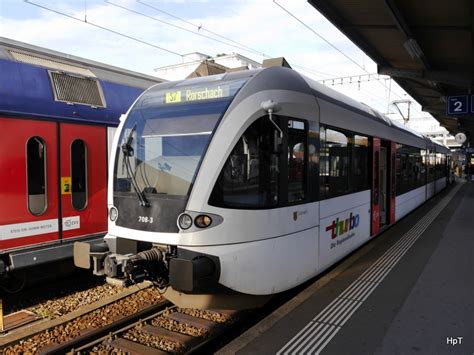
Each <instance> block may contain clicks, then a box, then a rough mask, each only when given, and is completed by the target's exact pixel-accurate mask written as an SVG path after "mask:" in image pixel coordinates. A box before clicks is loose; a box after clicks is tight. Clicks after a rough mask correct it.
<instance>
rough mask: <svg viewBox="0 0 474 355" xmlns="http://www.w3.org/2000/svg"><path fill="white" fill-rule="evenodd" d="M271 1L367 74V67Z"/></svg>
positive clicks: (274, 0) (276, 3) (274, 1)
mask: <svg viewBox="0 0 474 355" xmlns="http://www.w3.org/2000/svg"><path fill="white" fill-rule="evenodd" d="M273 3H274V4H275V5H277V6H278V7H280V8H281V9H282V10H283V11H285V12H286V13H287V14H288V15H290V16H291V17H293V18H294V19H295V20H296V21H298V22H299V23H300V24H302V25H303V26H304V27H306V28H307V29H308V30H310V31H311V32H313V33H314V34H315V35H316V36H318V37H319V38H320V39H322V40H323V41H324V42H326V43H327V44H328V45H329V46H330V47H331V48H333V49H335V50H336V51H338V52H339V53H340V54H342V55H343V56H344V57H345V58H347V59H348V60H349V61H350V62H352V63H354V64H355V65H357V66H358V67H359V68H361V69H362V70H363V71H365V72H366V73H368V74H369V72H368V71H367V69H365V68H364V67H363V66H361V65H360V64H359V63H357V62H356V61H355V60H354V59H352V58H351V57H349V56H348V55H347V54H346V53H344V52H343V51H342V50H340V49H339V48H337V47H336V46H335V45H334V44H332V43H331V42H330V41H328V40H327V39H326V38H324V37H323V36H322V35H320V34H319V33H318V32H316V31H315V30H314V29H313V28H311V27H310V26H309V25H307V24H306V23H305V22H303V21H302V20H300V19H299V18H298V17H296V16H295V15H294V14H293V13H291V12H290V11H289V10H288V9H286V8H285V7H284V6H282V5H281V4H279V3H278V2H277V1H276V0H273Z"/></svg>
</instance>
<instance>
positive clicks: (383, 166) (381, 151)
mask: <svg viewBox="0 0 474 355" xmlns="http://www.w3.org/2000/svg"><path fill="white" fill-rule="evenodd" d="M394 169H395V147H394V144H393V143H391V142H388V141H381V140H380V139H379V138H373V139H372V177H373V178H372V216H371V218H372V222H371V226H372V233H371V234H372V235H375V234H378V233H379V232H380V228H382V227H383V226H385V225H388V224H390V223H393V222H394V221H395V178H394V176H395V174H394Z"/></svg>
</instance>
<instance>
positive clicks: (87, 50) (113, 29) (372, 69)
mask: <svg viewBox="0 0 474 355" xmlns="http://www.w3.org/2000/svg"><path fill="white" fill-rule="evenodd" d="M39 6H41V7H44V8H48V9H49V10H48V9H44V8H40V7H39ZM58 12H60V13H62V14H60V13H58ZM68 16H69V17H68ZM0 36H1V37H7V38H10V39H14V40H18V41H22V42H26V43H29V44H34V45H37V46H40V47H45V48H49V49H53V50H56V51H60V52H63V53H67V54H72V55H75V56H79V57H83V58H87V59H91V60H95V61H98V62H102V63H106V64H110V65H114V66H118V67H122V68H126V69H129V70H134V71H137V72H141V73H145V74H150V75H153V73H154V72H153V69H155V68H158V67H163V66H168V65H173V64H178V63H182V62H183V58H182V55H184V54H188V53H192V52H200V53H204V54H207V55H210V56H214V55H216V54H220V53H232V52H235V53H239V54H242V55H244V56H246V57H248V58H250V59H253V60H255V61H257V62H262V60H263V59H266V58H269V57H285V58H286V60H287V61H288V62H289V63H290V65H291V66H292V67H293V68H294V69H296V70H298V71H299V72H301V73H302V74H304V75H307V76H309V77H311V78H312V79H315V80H322V79H328V78H337V77H342V76H352V75H361V74H367V73H376V71H377V67H376V64H375V63H374V62H373V61H372V60H370V58H369V57H367V56H366V55H365V54H364V53H363V52H362V51H361V50H360V49H358V48H357V47H356V46H355V45H354V44H353V43H351V42H350V41H349V40H348V39H347V38H346V37H345V36H344V35H343V34H342V33H341V32H339V31H338V30H337V29H336V28H335V27H334V26H333V25H332V24H331V23H330V22H329V21H328V20H326V19H325V18H324V17H323V16H322V15H321V14H320V13H319V12H318V11H317V10H316V9H315V8H313V7H312V6H311V5H310V4H308V3H307V2H306V1H304V0H275V1H273V0H228V1H224V0H221V1H217V0H105V1H103V0H62V1H60V0H28V1H24V0H0ZM126 36H129V37H133V39H132V38H128V37H126ZM328 42H329V43H330V44H329V43H328ZM336 48H337V49H336ZM333 88H334V89H336V90H338V91H341V92H343V93H344V94H346V95H348V96H351V97H352V98H354V99H356V100H358V101H361V102H364V103H365V104H367V105H369V106H371V107H373V108H375V109H377V110H378V111H380V112H382V113H385V114H387V113H389V116H390V117H391V118H394V119H401V116H400V114H399V113H398V112H397V111H396V110H395V109H394V107H393V106H390V105H389V102H391V101H393V100H401V99H411V98H410V96H409V95H408V94H406V93H405V92H404V91H403V90H402V89H401V88H400V87H398V85H397V84H396V83H395V82H393V81H390V80H388V79H381V80H371V81H369V82H362V83H361V84H360V85H358V84H356V83H354V84H345V85H334V86H333ZM413 101H414V100H413ZM400 109H401V111H402V114H404V115H406V111H407V105H406V104H405V105H403V104H402V105H400ZM411 116H412V117H415V118H416V117H418V118H419V117H430V115H429V114H428V113H426V112H422V111H421V107H420V106H419V105H418V104H417V103H415V102H414V103H413V104H412V105H411Z"/></svg>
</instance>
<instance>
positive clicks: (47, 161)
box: [0, 118, 59, 251]
mask: <svg viewBox="0 0 474 355" xmlns="http://www.w3.org/2000/svg"><path fill="white" fill-rule="evenodd" d="M0 159H1V160H0V250H2V251H3V250H5V249H12V248H22V247H26V246H30V245H35V244H39V243H48V242H54V241H57V240H58V238H59V224H58V223H59V221H58V217H59V216H58V185H57V177H58V167H57V126H56V123H54V122H44V121H37V120H23V119H18V118H0Z"/></svg>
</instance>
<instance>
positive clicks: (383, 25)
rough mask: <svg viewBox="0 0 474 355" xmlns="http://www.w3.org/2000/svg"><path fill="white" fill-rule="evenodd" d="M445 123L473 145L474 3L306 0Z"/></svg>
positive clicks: (381, 71) (468, 0)
mask: <svg viewBox="0 0 474 355" xmlns="http://www.w3.org/2000/svg"><path fill="white" fill-rule="evenodd" d="M308 2H309V3H310V4H311V5H312V6H313V7H314V8H316V9H317V10H318V11H319V12H320V13H321V14H323V15H324V16H325V17H326V18H327V19H328V20H329V21H330V22H332V23H333V24H334V25H335V26H336V27H337V28H338V29H339V30H340V31H342V32H343V33H344V34H345V35H346V36H347V37H348V38H349V39H350V40H351V41H352V42H354V43H355V44H356V45H357V46H358V47H359V48H361V49H362V50H363V51H364V52H365V53H366V54H367V55H368V56H369V57H370V58H371V59H372V60H374V61H375V62H376V63H377V65H378V73H379V74H384V75H390V76H391V77H392V78H393V79H394V80H395V81H396V82H397V83H398V84H399V85H400V86H401V87H402V88H403V89H404V90H405V91H406V92H408V93H409V94H410V95H411V96H412V97H413V98H414V99H415V100H416V101H417V102H418V103H419V104H420V105H421V106H422V110H423V111H425V112H429V113H431V114H432V115H433V116H434V117H435V118H436V119H437V120H438V121H439V122H440V124H441V125H442V126H444V127H446V129H448V131H449V132H450V133H451V134H453V135H456V134H457V133H459V132H463V133H465V134H466V135H467V137H468V138H467V139H468V140H467V142H470V145H471V147H473V146H474V90H473V85H474V84H473V81H474V54H473V48H474V1H472V0H454V1H446V0H351V1H347V0H331V1H327V0H308Z"/></svg>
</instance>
